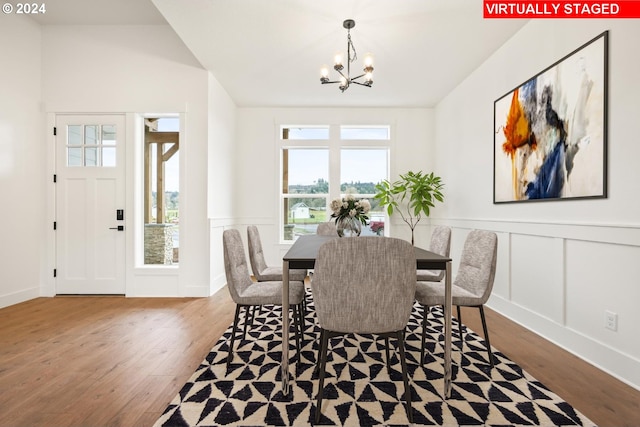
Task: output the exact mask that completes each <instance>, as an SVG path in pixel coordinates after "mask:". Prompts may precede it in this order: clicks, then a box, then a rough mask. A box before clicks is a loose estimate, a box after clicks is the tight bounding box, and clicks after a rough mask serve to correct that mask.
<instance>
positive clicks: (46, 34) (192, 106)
mask: <svg viewBox="0 0 640 427" xmlns="http://www.w3.org/2000/svg"><path fill="white" fill-rule="evenodd" d="M42 35H43V37H42V58H43V59H42V67H43V73H42V90H43V100H44V104H45V110H46V112H48V113H94V112H104V113H127V117H128V121H127V125H128V129H127V144H133V143H134V142H135V141H136V139H139V135H136V134H135V132H134V130H133V124H134V117H135V116H136V114H138V113H154V114H164V113H182V117H183V119H184V123H182V124H181V126H182V129H183V130H184V134H183V135H182V136H183V138H182V140H181V141H180V168H181V177H180V178H181V181H180V186H181V188H180V189H181V192H180V193H181V194H180V220H181V221H180V264H179V265H180V266H179V269H178V270H176V269H170V268H169V269H167V268H153V267H145V268H136V267H135V266H134V264H133V254H132V253H128V254H127V272H128V274H127V295H128V296H165V295H167V296H207V295H209V294H210V290H211V287H210V283H209V282H210V281H209V233H208V230H209V223H208V218H207V150H208V140H209V135H208V121H209V115H208V87H209V74H208V72H207V71H206V70H204V69H202V67H201V66H200V64H199V63H198V62H197V61H196V59H195V58H194V57H193V55H192V54H191V53H190V52H189V50H188V49H187V48H186V47H185V46H184V44H183V43H182V42H181V41H180V39H179V38H178V37H177V36H176V34H175V32H174V31H173V30H172V29H171V28H170V27H168V26H161V25H158V26H44V27H43V28H42ZM13 38H14V39H15V37H13ZM134 151H135V150H128V154H131V153H133V152H134ZM132 157H133V156H132V155H130V158H129V159H128V163H127V169H128V177H129V178H132V177H135V175H133V174H132V173H131V171H132V170H134V166H137V167H140V166H141V165H134V164H133V162H134V159H133V158H132ZM127 188H128V191H129V193H128V194H127V200H128V204H127V209H128V210H129V212H131V209H132V208H133V206H132V205H133V204H135V203H139V200H140V199H135V198H134V194H132V193H131V189H132V188H133V183H132V182H128V183H127ZM128 225H129V226H128V227H127V232H128V233H132V232H133V231H132V229H133V227H131V226H130V225H131V224H128ZM131 236H132V234H129V235H128V241H132V240H131V239H132V237H131ZM49 292H52V289H49Z"/></svg>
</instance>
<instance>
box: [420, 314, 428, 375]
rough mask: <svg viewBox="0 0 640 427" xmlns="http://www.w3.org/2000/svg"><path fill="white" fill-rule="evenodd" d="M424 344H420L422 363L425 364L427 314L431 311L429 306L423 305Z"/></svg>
mask: <svg viewBox="0 0 640 427" xmlns="http://www.w3.org/2000/svg"><path fill="white" fill-rule="evenodd" d="M422 311H423V313H424V314H423V315H422V344H421V345H420V365H424V349H425V346H426V343H427V314H428V313H429V307H428V306H426V305H423V306H422Z"/></svg>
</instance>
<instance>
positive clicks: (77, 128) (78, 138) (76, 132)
mask: <svg viewBox="0 0 640 427" xmlns="http://www.w3.org/2000/svg"><path fill="white" fill-rule="evenodd" d="M67 145H82V126H81V125H71V126H67Z"/></svg>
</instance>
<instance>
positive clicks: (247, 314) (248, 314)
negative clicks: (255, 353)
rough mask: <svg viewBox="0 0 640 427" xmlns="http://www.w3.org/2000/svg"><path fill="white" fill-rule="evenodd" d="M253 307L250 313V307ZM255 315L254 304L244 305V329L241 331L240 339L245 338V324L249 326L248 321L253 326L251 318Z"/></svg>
mask: <svg viewBox="0 0 640 427" xmlns="http://www.w3.org/2000/svg"><path fill="white" fill-rule="evenodd" d="M252 308H253V314H251V309H252ZM255 315H256V306H255V305H254V306H253V307H252V306H249V305H248V306H246V307H245V310H244V330H243V331H242V340H243V341H244V340H246V339H247V326H249V322H251V326H253V318H254V317H255Z"/></svg>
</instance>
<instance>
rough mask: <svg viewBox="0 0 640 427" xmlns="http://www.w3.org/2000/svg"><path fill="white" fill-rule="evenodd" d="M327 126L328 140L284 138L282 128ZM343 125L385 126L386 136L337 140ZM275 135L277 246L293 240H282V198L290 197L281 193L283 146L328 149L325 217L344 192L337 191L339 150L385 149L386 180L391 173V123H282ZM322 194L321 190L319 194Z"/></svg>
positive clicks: (385, 233) (386, 218)
mask: <svg viewBox="0 0 640 427" xmlns="http://www.w3.org/2000/svg"><path fill="white" fill-rule="evenodd" d="M305 127H308V128H324V127H328V128H329V139H284V138H283V131H284V129H285V128H305ZM343 128H362V129H369V128H387V129H388V139H341V130H342V129H343ZM277 132H278V134H277V138H278V144H276V146H277V150H278V158H279V163H280V165H279V170H278V176H277V178H276V179H277V186H278V195H279V196H278V207H277V209H278V215H277V216H278V224H279V225H278V236H279V242H280V244H281V245H291V244H293V242H294V241H295V240H285V238H284V226H285V214H286V213H285V212H284V200H285V198H291V194H290V193H288V194H286V193H284V192H283V173H284V158H283V157H284V156H283V152H284V151H283V150H285V149H327V150H328V151H329V178H328V181H329V193H328V195H327V196H326V197H327V201H326V207H327V218H329V215H330V211H329V205H330V203H331V200H334V199H337V198H340V197H342V196H343V195H344V194H343V193H342V192H341V182H340V181H341V176H340V174H341V152H342V150H343V149H350V150H359V149H362V150H367V149H377V150H379V149H385V150H387V165H386V175H387V177H386V179H389V177H390V176H391V156H392V155H393V144H392V142H393V136H392V135H393V125H392V124H379V123H377V124H371V125H358V124H329V125H326V124H322V125H300V124H297V125H285V124H280V125H278V126H277ZM322 194H325V193H322ZM363 196H364V197H367V198H371V197H372V196H371V195H363ZM295 197H296V198H305V197H311V198H318V197H322V195H320V194H306V193H305V194H298V193H296V194H295ZM384 218H385V220H384V222H385V225H388V224H390V223H389V218H388V215H387V214H386V212H384ZM384 235H386V236H388V235H389V230H388V227H385V230H384Z"/></svg>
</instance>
